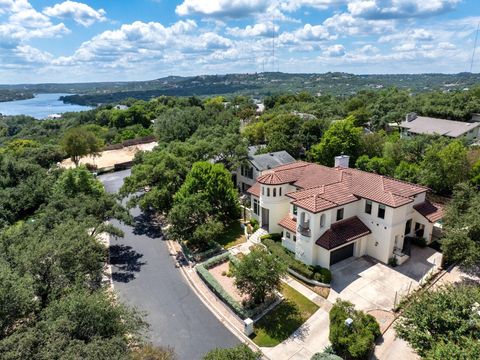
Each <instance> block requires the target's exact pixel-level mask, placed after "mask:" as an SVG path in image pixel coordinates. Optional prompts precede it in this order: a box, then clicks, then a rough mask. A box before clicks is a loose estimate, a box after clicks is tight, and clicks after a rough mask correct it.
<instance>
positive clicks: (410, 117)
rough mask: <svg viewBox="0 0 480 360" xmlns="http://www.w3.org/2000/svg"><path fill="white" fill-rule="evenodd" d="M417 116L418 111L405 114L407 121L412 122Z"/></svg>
mask: <svg viewBox="0 0 480 360" xmlns="http://www.w3.org/2000/svg"><path fill="white" fill-rule="evenodd" d="M416 118H417V113H414V112H411V113H408V114H407V116H405V121H406V122H410V121H413V120H415V119H416Z"/></svg>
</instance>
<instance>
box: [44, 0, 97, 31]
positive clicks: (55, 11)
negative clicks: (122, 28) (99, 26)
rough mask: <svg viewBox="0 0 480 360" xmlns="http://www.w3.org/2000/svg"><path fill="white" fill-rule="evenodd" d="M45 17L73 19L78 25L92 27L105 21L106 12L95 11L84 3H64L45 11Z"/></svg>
mask: <svg viewBox="0 0 480 360" xmlns="http://www.w3.org/2000/svg"><path fill="white" fill-rule="evenodd" d="M43 13H44V14H45V15H48V16H50V17H57V18H61V19H68V18H70V19H73V20H74V21H75V22H76V23H78V24H80V25H83V26H90V25H92V24H94V23H96V22H100V21H105V20H106V17H105V14H106V13H105V10H103V9H98V10H95V9H93V8H91V7H90V6H88V5H87V4H84V3H79V2H76V1H70V0H68V1H64V2H63V3H61V4H55V5H54V6H52V7H47V8H45V9H44V10H43Z"/></svg>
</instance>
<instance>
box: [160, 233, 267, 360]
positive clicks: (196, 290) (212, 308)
mask: <svg viewBox="0 0 480 360" xmlns="http://www.w3.org/2000/svg"><path fill="white" fill-rule="evenodd" d="M164 241H165V242H166V244H167V247H168V249H169V251H170V252H171V253H174V254H176V253H177V250H176V249H175V247H174V246H173V245H172V242H173V241H172V240H164ZM178 269H179V270H180V272H181V273H182V276H183V277H184V278H185V279H186V280H187V282H188V284H189V285H190V288H191V289H192V291H193V292H194V293H195V294H196V295H197V297H198V298H199V299H200V301H202V303H203V304H204V305H205V306H206V307H207V308H208V309H209V310H210V312H211V313H212V314H213V315H214V316H215V317H216V318H217V319H218V320H220V322H221V323H222V324H223V325H225V327H226V328H227V329H228V330H230V332H231V333H232V334H233V335H235V336H236V337H237V338H238V339H239V340H240V341H241V342H242V343H244V344H246V345H247V346H249V347H250V348H251V349H252V350H254V351H260V352H261V353H262V357H263V359H265V360H273V359H271V358H269V357H268V356H266V355H265V354H264V353H263V352H262V350H261V348H260V347H259V346H258V345H257V344H255V343H254V342H253V341H252V340H251V339H250V338H249V337H248V336H246V335H245V334H244V333H243V331H241V330H240V329H238V328H237V327H236V326H235V325H233V323H232V322H231V321H230V320H229V319H228V318H227V317H226V316H224V315H223V314H222V313H221V312H220V311H218V310H217V308H216V305H215V304H213V303H211V301H210V300H209V299H208V298H207V297H206V296H205V295H204V294H203V292H202V291H201V289H199V288H198V287H197V285H196V284H195V282H194V281H193V280H192V279H191V277H190V274H189V273H188V271H187V270H186V269H185V267H183V266H181V265H179V266H178ZM190 269H192V270H193V271H195V269H194V268H190Z"/></svg>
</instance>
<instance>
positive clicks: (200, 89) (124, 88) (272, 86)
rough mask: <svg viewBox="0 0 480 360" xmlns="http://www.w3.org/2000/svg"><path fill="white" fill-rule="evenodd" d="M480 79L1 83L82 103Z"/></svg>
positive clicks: (451, 85) (345, 91)
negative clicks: (49, 93) (60, 93)
mask: <svg viewBox="0 0 480 360" xmlns="http://www.w3.org/2000/svg"><path fill="white" fill-rule="evenodd" d="M478 84H480V74H472V73H459V74H397V75H354V74H347V73H325V74H287V73H255V74H227V75H202V76H190V77H181V76H168V77H165V78H161V79H156V80H150V81H132V82H100V83H78V84H37V85H0V91H1V90H2V89H4V90H15V91H20V90H21V91H31V92H36V93H41V92H65V93H74V94H82V95H73V96H66V97H65V98H64V99H63V100H64V101H65V102H69V103H75V104H80V105H96V104H102V103H112V102H118V101H121V100H124V99H126V98H130V97H131V98H136V99H144V100H148V99H150V98H152V97H157V96H161V95H171V96H193V95H196V96H212V95H227V94H244V95H249V96H253V97H263V96H266V95H271V94H276V93H281V92H283V93H285V92H294V93H296V92H299V91H308V92H311V93H315V94H316V93H330V94H333V95H346V96H347V95H351V94H355V93H357V92H358V91H361V90H367V89H370V90H372V89H373V90H375V89H381V88H384V87H391V86H396V87H398V88H401V89H409V90H410V91H411V92H412V93H419V92H426V91H432V90H442V91H453V90H463V89H466V88H470V87H472V86H475V85H478Z"/></svg>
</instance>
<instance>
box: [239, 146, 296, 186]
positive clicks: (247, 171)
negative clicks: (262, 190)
mask: <svg viewBox="0 0 480 360" xmlns="http://www.w3.org/2000/svg"><path fill="white" fill-rule="evenodd" d="M264 147H265V146H262V145H258V146H250V147H249V148H248V157H247V158H246V159H245V162H244V164H243V165H241V166H240V167H238V169H237V171H236V174H235V175H236V176H235V177H236V184H237V187H238V188H239V189H240V191H242V192H246V191H247V189H248V188H250V187H251V186H252V185H253V184H255V182H256V181H257V177H259V176H260V175H262V174H263V172H264V171H267V170H271V169H273V168H276V167H277V166H280V165H286V164H291V163H293V162H295V161H296V160H295V159H294V158H293V156H292V155H290V154H289V153H288V152H286V151H285V150H283V151H276V152H271V153H265V154H258V155H255V154H256V153H257V152H258V151H259V150H261V149H262V148H264Z"/></svg>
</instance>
